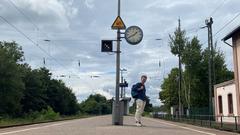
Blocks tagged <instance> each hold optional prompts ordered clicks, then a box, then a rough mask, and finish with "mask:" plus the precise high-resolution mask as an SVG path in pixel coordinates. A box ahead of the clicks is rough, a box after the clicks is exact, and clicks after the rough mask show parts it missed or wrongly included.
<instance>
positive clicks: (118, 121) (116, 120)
mask: <svg viewBox="0 0 240 135" xmlns="http://www.w3.org/2000/svg"><path fill="white" fill-rule="evenodd" d="M118 16H120V0H118ZM120 38H121V33H120V29H118V30H117V52H116V53H117V56H116V94H115V104H114V111H113V124H114V125H122V124H123V119H122V117H123V116H121V113H120V102H119V73H120Z"/></svg>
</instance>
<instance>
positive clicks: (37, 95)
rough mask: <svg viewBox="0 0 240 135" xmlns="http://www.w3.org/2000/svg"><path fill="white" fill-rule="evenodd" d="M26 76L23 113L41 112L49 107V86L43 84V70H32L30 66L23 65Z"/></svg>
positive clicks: (22, 102) (22, 101)
mask: <svg viewBox="0 0 240 135" xmlns="http://www.w3.org/2000/svg"><path fill="white" fill-rule="evenodd" d="M23 68H24V70H25V76H24V78H23V80H24V83H25V90H24V97H23V98H22V100H21V104H22V106H23V110H22V111H23V113H29V112H32V111H33V112H35V111H38V112H40V111H41V110H43V109H47V103H46V100H47V95H46V90H47V88H46V87H45V86H44V85H43V81H42V80H41V79H42V78H41V77H42V72H41V70H38V69H35V70H31V68H30V67H23Z"/></svg>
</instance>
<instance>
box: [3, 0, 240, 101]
mask: <svg viewBox="0 0 240 135" xmlns="http://www.w3.org/2000/svg"><path fill="white" fill-rule="evenodd" d="M13 2H14V3H15V4H16V5H17V6H18V8H19V9H20V10H21V11H23V12H24V13H25V14H26V15H27V16H28V17H29V18H30V19H31V20H32V21H33V22H34V23H35V24H36V25H37V26H38V27H39V28H40V30H39V31H37V30H36V28H35V27H34V26H33V25H32V24H31V23H30V22H29V21H28V20H27V19H26V18H25V17H24V16H23V15H22V14H21V13H19V12H18V11H17V10H16V9H15V8H14V6H13V5H11V3H9V1H7V0H2V1H1V2H0V15H1V16H3V17H5V18H6V19H7V20H8V21H9V22H10V23H12V24H14V25H15V26H16V27H17V28H18V29H20V30H21V31H23V32H24V33H25V34H26V35H27V36H29V37H30V38H31V39H33V40H34V41H35V42H36V43H38V44H39V46H40V47H42V48H43V49H44V50H45V51H46V52H47V53H48V54H50V55H51V56H52V57H54V59H53V58H52V57H49V55H47V54H46V53H44V52H42V51H41V50H40V49H39V48H37V47H36V46H35V45H34V44H32V43H31V42H30V41H29V40H27V39H26V38H25V37H24V36H23V35H21V34H19V33H18V32H17V31H16V30H14V29H13V28H12V27H11V26H9V25H8V24H6V23H5V22H4V21H3V20H1V21H0V29H1V32H2V34H1V35H0V40H7V41H12V40H15V41H17V43H19V44H20V45H21V46H23V49H24V52H25V56H26V62H28V63H30V65H31V66H32V67H33V68H39V67H41V66H43V57H45V58H46V65H45V66H46V67H47V68H49V69H50V70H51V72H53V75H54V78H57V79H62V80H63V81H64V82H65V83H66V84H67V85H68V86H69V87H71V88H72V89H73V91H74V93H75V94H76V95H77V97H78V100H79V102H80V101H83V100H84V99H86V98H87V97H88V95H89V94H92V93H100V94H103V95H105V96H107V97H108V98H110V97H112V96H115V70H116V66H115V63H116V55H109V54H107V53H102V52H101V51H100V43H101V42H100V41H101V40H102V39H116V31H113V30H111V25H112V23H113V21H114V20H115V18H116V16H117V1H113V0H104V1H100V0H81V1H78V0H39V1H36V0H14V1H13ZM121 4H122V5H121V17H122V19H123V21H124V23H125V24H126V26H131V25H137V26H140V27H141V28H142V29H143V32H144V39H143V41H142V42H141V43H140V44H139V45H136V46H132V45H129V44H127V43H126V41H124V39H122V42H121V68H126V69H127V72H126V73H124V74H123V75H124V78H126V80H127V81H128V83H129V88H127V91H126V92H127V95H129V96H130V89H131V86H132V85H133V84H134V83H136V82H138V81H140V76H141V75H142V74H147V75H148V76H149V79H148V82H147V84H146V86H147V94H148V96H149V97H150V100H151V102H152V103H153V104H154V105H160V104H161V103H160V100H159V99H158V93H159V91H160V90H161V89H160V85H161V83H162V81H163V78H164V77H166V76H167V74H168V73H169V72H170V70H171V68H173V67H176V66H177V62H178V61H177V58H176V57H175V56H173V55H172V54H171V52H170V48H169V46H168V42H169V34H172V33H173V32H174V30H175V28H176V27H177V25H178V24H177V23H178V21H177V20H178V18H179V17H180V18H181V23H182V28H183V29H186V32H187V36H189V37H192V36H196V35H197V36H198V38H199V39H200V41H201V42H202V43H204V42H205V41H206V40H207V36H206V35H207V33H206V32H207V31H206V29H201V30H199V27H200V26H204V25H205V19H206V18H207V17H209V15H210V14H211V13H212V12H213V10H214V9H216V7H217V6H218V5H219V4H220V3H219V1H218V0H213V1H207V0H203V1H200V0H192V1H188V0H182V1H178V0H171V1H170V0H162V1H156V0H131V1H121ZM239 4H240V1H238V0H231V1H226V2H225V4H223V6H221V8H219V9H218V10H217V11H216V12H215V13H214V14H213V15H212V16H213V19H214V24H213V31H214V33H215V32H217V30H219V29H220V28H221V27H223V26H224V24H226V23H227V22H228V21H229V20H231V19H232V18H233V17H234V16H235V15H236V13H238V12H239V7H238V5H239ZM239 19H240V18H239V17H238V18H237V19H236V20H235V21H233V22H232V23H231V24H230V25H228V26H227V27H226V28H224V29H223V30H222V31H221V32H219V34H217V35H216V36H214V41H217V40H218V41H219V42H218V43H219V45H218V47H220V49H221V50H223V51H224V53H225V54H226V63H227V64H228V65H227V66H228V68H230V69H232V50H231V48H229V47H228V46H226V45H224V44H223V43H222V42H221V41H220V39H221V38H222V37H223V36H224V35H226V34H227V33H228V32H229V31H231V30H232V29H233V28H234V27H235V26H237V25H239V21H240V20H239ZM156 38H161V39H163V40H161V41H156V40H155V39H156ZM44 39H49V40H50V42H45V41H44ZM203 47H206V44H205V45H204V46H203ZM114 50H116V44H115V42H114ZM56 60H57V61H56ZM79 60H80V61H81V65H80V67H79V65H78V61H79ZM159 61H160V62H161V66H160V67H159ZM60 75H66V76H68V77H65V78H63V77H59V76H60ZM91 75H99V76H100V77H99V78H91ZM69 76H70V77H69Z"/></svg>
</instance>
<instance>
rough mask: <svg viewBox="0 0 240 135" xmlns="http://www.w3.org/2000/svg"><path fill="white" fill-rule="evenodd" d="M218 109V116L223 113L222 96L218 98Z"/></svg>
mask: <svg viewBox="0 0 240 135" xmlns="http://www.w3.org/2000/svg"><path fill="white" fill-rule="evenodd" d="M218 108H219V114H222V113H223V108H222V96H218Z"/></svg>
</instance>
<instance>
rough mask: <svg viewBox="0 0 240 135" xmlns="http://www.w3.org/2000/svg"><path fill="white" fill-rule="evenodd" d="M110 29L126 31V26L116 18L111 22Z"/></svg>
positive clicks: (120, 19) (119, 18)
mask: <svg viewBox="0 0 240 135" xmlns="http://www.w3.org/2000/svg"><path fill="white" fill-rule="evenodd" d="M112 29H126V26H125V24H124V22H123V20H122V18H121V17H120V16H118V17H117V18H116V19H115V21H114V22H113V24H112Z"/></svg>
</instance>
